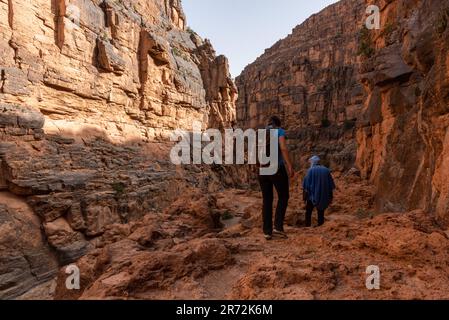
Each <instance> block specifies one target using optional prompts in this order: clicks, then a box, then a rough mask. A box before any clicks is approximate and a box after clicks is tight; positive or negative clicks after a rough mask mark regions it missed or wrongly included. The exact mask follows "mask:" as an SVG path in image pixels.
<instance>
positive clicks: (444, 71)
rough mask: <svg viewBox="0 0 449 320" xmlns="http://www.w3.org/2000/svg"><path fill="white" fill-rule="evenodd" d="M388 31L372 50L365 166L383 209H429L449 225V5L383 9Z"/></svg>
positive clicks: (362, 133) (362, 137) (372, 38)
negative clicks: (375, 187)
mask: <svg viewBox="0 0 449 320" xmlns="http://www.w3.org/2000/svg"><path fill="white" fill-rule="evenodd" d="M381 3H382V7H381V9H382V11H381V16H382V21H383V23H384V25H385V27H384V28H383V30H381V31H378V32H373V33H371V34H370V35H369V36H368V37H367V38H366V40H365V41H366V42H367V43H368V44H369V46H370V47H371V48H372V49H373V50H372V51H373V54H372V56H371V57H370V58H366V59H364V61H363V65H362V70H361V72H362V81H363V84H364V85H365V88H366V90H367V92H368V98H367V100H366V103H365V107H364V111H363V116H362V117H360V123H359V126H358V130H357V142H358V145H359V148H358V153H357V163H358V166H359V167H360V169H361V171H362V173H363V176H365V177H367V178H369V179H370V180H371V181H372V182H373V183H374V184H375V185H376V186H377V189H378V191H377V196H376V207H377V209H378V210H380V211H395V212H401V211H404V210H411V209H424V210H425V211H427V212H435V213H436V215H437V217H438V218H439V222H440V223H444V224H446V225H447V224H448V223H449V207H448V205H449V188H448V182H447V181H448V177H449V167H448V164H449V129H448V128H449V56H448V54H447V52H448V49H449V41H448V39H449V27H448V22H449V3H447V1H432V0H431V1H399V0H398V1H382V2H381Z"/></svg>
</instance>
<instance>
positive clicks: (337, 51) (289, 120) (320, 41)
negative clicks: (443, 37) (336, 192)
mask: <svg viewBox="0 0 449 320" xmlns="http://www.w3.org/2000/svg"><path fill="white" fill-rule="evenodd" d="M364 12H365V6H364V1H360V0H346V1H341V2H338V3H337V4H334V5H331V6H329V7H327V8H326V9H324V10H323V11H321V12H320V13H319V14H315V15H313V16H311V17H310V18H309V19H307V20H306V21H305V22H304V23H302V24H301V25H299V26H297V27H296V28H295V29H293V32H292V34H291V35H289V36H288V37H287V38H285V39H283V40H280V41H279V42H277V43H276V44H275V45H273V46H272V47H271V48H269V49H267V50H266V51H265V53H264V54H263V55H262V56H260V57H259V58H258V59H257V60H256V61H255V62H254V63H252V64H251V65H249V66H247V67H246V68H245V70H244V71H243V73H242V74H241V75H240V76H239V77H238V78H237V80H236V83H237V86H238V89H239V98H238V100H237V120H238V124H239V125H241V126H243V127H245V128H248V127H259V126H264V125H265V124H266V120H267V118H268V117H269V116H270V115H274V114H276V115H279V116H280V117H281V118H282V120H283V122H284V127H286V129H287V131H288V132H287V135H288V138H289V143H290V147H291V150H292V154H293V158H294V162H295V165H296V166H297V167H298V166H299V167H304V166H307V165H308V164H307V161H306V160H307V158H309V157H310V156H311V155H312V154H315V153H317V154H319V155H320V156H321V157H322V158H323V159H324V160H325V161H326V162H327V163H329V164H330V165H331V166H332V167H333V168H340V169H346V168H350V167H351V166H352V165H353V163H354V160H355V150H356V146H355V123H356V120H357V118H358V117H359V115H360V111H361V109H362V107H363V101H364V99H365V92H364V90H363V86H362V85H361V84H360V81H359V78H360V77H359V72H358V68H359V64H360V58H359V56H358V55H357V52H358V33H359V31H360V28H361V20H362V19H363V17H364Z"/></svg>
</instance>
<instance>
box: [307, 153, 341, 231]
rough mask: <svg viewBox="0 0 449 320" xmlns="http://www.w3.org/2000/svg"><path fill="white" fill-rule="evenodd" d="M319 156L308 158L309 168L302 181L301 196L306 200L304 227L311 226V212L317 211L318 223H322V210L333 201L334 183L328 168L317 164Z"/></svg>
mask: <svg viewBox="0 0 449 320" xmlns="http://www.w3.org/2000/svg"><path fill="white" fill-rule="evenodd" d="M319 162H320V158H319V157H318V156H313V157H312V158H310V163H311V168H310V169H309V171H308V172H307V175H306V177H305V179H304V182H303V198H304V201H305V202H306V227H311V226H312V213H313V209H314V208H316V209H317V211H318V225H319V226H322V225H323V224H324V212H325V210H326V209H327V208H328V207H329V205H330V204H331V203H332V201H333V197H334V194H333V192H334V189H335V183H334V179H333V178H332V175H331V172H330V170H329V169H328V168H326V167H324V166H321V165H319Z"/></svg>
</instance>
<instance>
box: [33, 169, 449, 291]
mask: <svg viewBox="0 0 449 320" xmlns="http://www.w3.org/2000/svg"><path fill="white" fill-rule="evenodd" d="M337 181H338V185H339V190H338V191H337V194H336V199H335V203H334V204H333V206H332V207H331V208H330V210H329V212H328V215H327V222H326V224H325V225H324V226H323V227H319V228H305V227H304V226H303V221H304V209H303V205H302V204H301V201H300V199H299V196H298V194H299V193H298V192H297V193H296V194H294V196H293V199H292V200H291V206H290V209H289V212H288V217H287V224H288V226H287V227H286V231H287V232H288V235H289V239H274V240H273V241H266V240H265V239H264V238H263V237H262V234H261V231H260V228H259V226H260V224H261V218H260V207H261V198H260V195H259V193H258V192H256V191H245V190H235V189H232V190H227V191H225V192H223V193H221V194H216V195H202V194H201V193H199V192H196V191H195V190H189V191H188V192H186V193H185V195H184V196H183V197H181V198H180V199H178V200H177V201H176V202H175V203H173V205H172V206H170V207H169V208H168V209H167V210H165V212H160V213H156V214H151V215H147V216H146V217H145V218H144V219H143V220H142V221H139V222H136V223H132V224H129V225H126V226H122V227H120V228H118V227H117V230H116V231H117V233H122V234H123V235H124V236H123V239H122V240H120V241H118V242H115V243H111V244H108V245H105V246H104V247H103V248H98V249H96V250H94V251H93V252H91V253H90V254H88V255H87V256H85V257H83V258H81V259H80V260H79V261H78V262H77V265H78V267H79V268H80V270H81V287H82V288H81V290H79V291H68V290H67V289H66V288H65V279H66V275H65V273H64V270H65V268H62V269H61V271H60V273H59V277H58V279H57V281H56V283H55V282H53V283H51V282H50V283H47V284H45V285H44V286H42V287H41V289H39V290H35V292H34V295H33V293H30V294H29V295H28V296H29V297H31V298H33V297H35V295H39V294H44V295H47V297H49V298H53V297H54V298H57V299H117V298H118V299H192V298H193V299H362V298H363V299H431V298H437V299H438V298H448V297H449V296H448V292H449V287H448V285H447V284H446V283H445V282H444V281H441V280H442V279H447V277H448V276H449V275H448V268H447V267H448V262H447V261H448V258H449V257H448V255H449V234H448V232H445V231H444V230H442V229H441V228H439V226H438V225H437V223H436V222H435V220H434V219H433V218H432V217H431V216H430V215H428V214H426V213H424V212H422V211H415V212H409V213H403V214H383V215H375V214H374V212H373V211H371V207H372V198H373V192H372V187H371V186H369V185H366V184H365V183H364V182H362V181H361V180H360V179H359V178H358V177H357V176H356V175H354V174H349V175H346V176H338V177H337ZM294 187H295V188H296V186H294ZM369 265H377V266H379V267H380V271H381V290H377V291H369V290H367V289H366V287H365V281H366V278H367V275H366V273H365V272H366V268H367V267H368V266H369ZM24 298H27V296H24Z"/></svg>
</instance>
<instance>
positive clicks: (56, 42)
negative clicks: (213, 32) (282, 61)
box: [0, 0, 236, 141]
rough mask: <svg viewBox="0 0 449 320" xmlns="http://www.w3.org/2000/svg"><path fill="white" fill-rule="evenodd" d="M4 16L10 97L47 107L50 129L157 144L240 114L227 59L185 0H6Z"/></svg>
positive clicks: (1, 38) (0, 27)
mask: <svg viewBox="0 0 449 320" xmlns="http://www.w3.org/2000/svg"><path fill="white" fill-rule="evenodd" d="M0 18H1V20H0V21H1V22H0V31H1V35H0V51H1V53H2V54H1V56H0V73H1V82H0V84H1V85H0V97H1V101H2V103H9V104H19V105H29V106H33V107H35V108H37V109H39V110H40V111H41V112H42V113H44V114H45V117H46V124H45V129H46V131H47V132H49V131H50V130H55V131H57V132H60V131H61V130H62V131H68V132H69V131H73V133H76V134H80V132H81V131H82V130H83V128H92V127H93V128H96V129H97V130H99V131H105V132H107V133H108V135H109V136H111V137H113V138H115V139H118V140H120V141H124V140H127V139H128V140H129V139H136V138H139V139H141V138H146V139H149V140H154V139H160V138H164V137H166V136H167V135H168V134H169V132H170V130H172V129H175V128H181V129H189V128H191V122H192V121H193V120H200V121H203V122H204V124H205V126H207V125H209V123H212V124H214V125H216V126H217V127H218V126H220V125H221V126H228V125H229V124H230V123H231V122H232V121H233V120H234V118H235V115H234V111H233V106H234V105H233V103H234V100H235V97H236V95H235V92H236V90H235V87H234V85H233V83H232V81H231V79H230V77H229V72H228V67H227V59H226V58H225V57H223V56H220V57H216V56H215V53H214V51H213V50H212V48H211V46H210V43H209V42H208V41H203V40H202V39H201V38H200V37H199V36H198V35H196V34H195V33H194V32H193V31H192V30H190V29H189V30H187V29H186V18H185V15H184V13H183V11H182V7H181V2H180V1H179V0H152V1H129V0H125V1H113V0H95V1H87V0H54V1H43V0H42V1H33V2H32V3H31V2H29V1H26V0H23V1H7V0H2V1H0ZM105 115H107V116H105ZM209 115H210V117H209Z"/></svg>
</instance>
